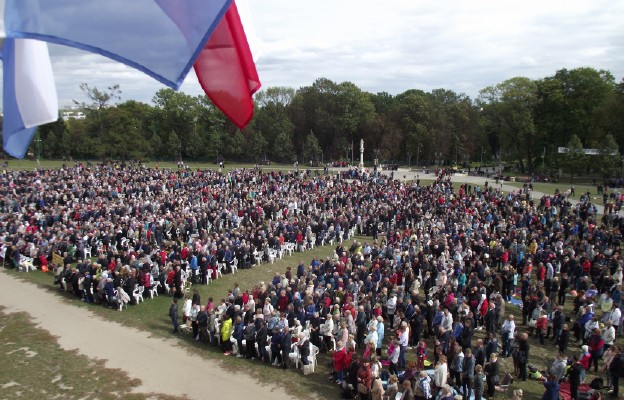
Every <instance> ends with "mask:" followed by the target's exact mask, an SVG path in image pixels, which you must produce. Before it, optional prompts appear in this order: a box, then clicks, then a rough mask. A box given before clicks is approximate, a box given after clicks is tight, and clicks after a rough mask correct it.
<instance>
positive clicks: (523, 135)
mask: <svg viewBox="0 0 624 400" xmlns="http://www.w3.org/2000/svg"><path fill="white" fill-rule="evenodd" d="M479 100H480V104H481V105H482V107H483V108H484V109H485V110H486V113H485V115H486V117H487V118H490V120H489V125H490V127H491V129H494V130H498V132H499V140H500V145H501V153H502V155H503V156H507V157H508V158H511V159H512V160H515V161H517V162H518V163H519V164H520V166H521V168H522V169H525V170H526V172H529V173H533V171H534V166H535V158H536V157H538V156H539V155H540V154H541V153H540V152H539V150H538V149H539V147H538V144H539V143H540V140H539V139H538V138H537V132H536V130H535V123H534V118H533V111H534V109H535V107H536V105H537V84H536V83H535V81H533V80H531V79H529V78H525V77H515V78H511V79H508V80H506V81H504V82H502V83H499V84H498V85H496V86H489V87H487V88H485V89H483V90H481V92H480V95H479ZM503 148H504V149H503ZM503 151H504V153H503Z"/></svg>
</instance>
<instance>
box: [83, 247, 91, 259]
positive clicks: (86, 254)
mask: <svg viewBox="0 0 624 400" xmlns="http://www.w3.org/2000/svg"><path fill="white" fill-rule="evenodd" d="M84 257H85V258H87V259H89V258H91V246H85V247H84Z"/></svg>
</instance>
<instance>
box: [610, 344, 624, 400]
mask: <svg viewBox="0 0 624 400" xmlns="http://www.w3.org/2000/svg"><path fill="white" fill-rule="evenodd" d="M611 348H612V349H613V350H612V351H614V352H616V355H615V356H613V360H612V361H611V364H610V365H609V374H610V377H611V385H612V386H613V389H611V390H610V391H609V394H610V395H611V397H613V398H615V399H617V398H618V389H619V388H618V386H619V384H620V378H624V354H623V353H621V352H620V349H619V348H618V347H617V346H613V347H611Z"/></svg>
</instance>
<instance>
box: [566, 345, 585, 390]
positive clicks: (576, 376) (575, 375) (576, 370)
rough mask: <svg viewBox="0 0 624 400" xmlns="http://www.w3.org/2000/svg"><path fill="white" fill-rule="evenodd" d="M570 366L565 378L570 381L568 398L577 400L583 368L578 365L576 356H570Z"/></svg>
mask: <svg viewBox="0 0 624 400" xmlns="http://www.w3.org/2000/svg"><path fill="white" fill-rule="evenodd" d="M572 360H573V362H572V366H570V368H569V369H568V372H567V373H566V376H567V377H568V380H569V381H570V398H571V399H572V400H577V399H578V388H579V385H580V384H581V374H582V372H583V366H582V365H581V363H579V358H578V355H576V354H575V355H573V356H572Z"/></svg>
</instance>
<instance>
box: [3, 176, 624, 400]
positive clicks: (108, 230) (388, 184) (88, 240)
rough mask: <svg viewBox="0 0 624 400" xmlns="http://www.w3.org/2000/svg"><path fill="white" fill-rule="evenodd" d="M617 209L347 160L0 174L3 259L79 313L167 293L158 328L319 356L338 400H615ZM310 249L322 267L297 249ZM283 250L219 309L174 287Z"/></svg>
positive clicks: (238, 347) (274, 352)
mask: <svg viewBox="0 0 624 400" xmlns="http://www.w3.org/2000/svg"><path fill="white" fill-rule="evenodd" d="M620 207H621V199H620V198H617V197H616V198H612V199H611V201H610V203H609V204H608V205H607V206H606V207H605V214H604V215H602V216H599V215H597V210H596V207H595V206H594V205H593V204H592V203H591V199H590V198H589V196H582V198H581V201H580V202H578V203H577V204H574V205H573V204H572V203H570V201H569V200H568V198H567V196H564V195H553V196H547V195H546V196H543V197H542V198H535V199H534V198H532V196H531V191H530V190H529V188H528V187H525V188H523V189H518V190H517V191H516V192H512V193H503V192H502V191H501V190H500V189H498V188H493V187H491V186H490V185H488V184H487V182H486V183H485V184H484V185H483V186H481V185H471V184H462V185H457V184H453V183H452V182H451V178H450V176H449V175H447V174H446V173H445V171H443V170H442V171H440V173H439V175H438V176H437V178H436V180H435V182H433V183H431V184H429V185H427V186H424V185H421V184H420V182H419V180H416V181H413V182H406V181H400V180H394V179H393V176H392V175H391V176H386V175H382V174H379V173H373V172H367V171H359V170H355V169H353V170H344V171H340V172H338V173H335V174H328V173H320V174H319V173H317V172H311V171H305V170H301V171H290V172H288V171H287V172H275V171H270V172H266V171H262V170H260V169H258V168H255V169H241V170H232V171H230V172H227V173H223V172H219V171H210V170H191V169H188V168H180V169H178V170H168V169H157V168H144V167H142V166H140V165H138V164H129V165H125V164H98V165H91V166H84V165H82V164H76V165H74V166H71V167H64V168H62V169H57V170H51V169H40V170H36V171H6V170H5V171H4V172H3V174H2V176H1V179H0V210H1V212H2V214H1V220H0V238H1V241H2V249H1V250H0V251H1V254H0V255H3V260H4V262H5V265H7V266H13V267H16V268H21V267H23V266H24V265H25V262H26V263H30V262H32V264H33V266H34V267H36V268H41V269H42V270H48V269H50V270H52V271H53V272H54V275H55V281H56V282H57V283H58V285H59V288H60V289H61V290H65V291H67V292H71V293H74V294H75V295H76V296H77V297H80V298H81V299H82V300H83V301H85V302H89V303H98V304H102V305H105V306H110V307H113V308H120V307H121V308H120V309H122V308H123V306H124V305H125V304H133V303H136V302H138V301H139V296H138V293H140V294H143V293H146V294H147V293H151V295H155V294H158V293H160V294H164V293H170V294H172V297H173V299H172V303H171V307H170V309H169V316H170V317H171V321H172V324H173V331H174V332H176V333H177V332H179V331H180V330H181V329H184V328H186V327H188V329H189V331H192V334H193V337H195V338H196V339H197V340H199V341H203V342H206V343H213V344H216V345H219V346H221V347H222V350H223V353H224V355H233V354H236V355H237V356H238V357H240V358H243V357H246V358H249V359H252V358H253V359H259V360H261V361H262V362H265V363H267V364H272V365H273V366H275V367H281V368H291V367H292V366H295V367H298V366H299V364H301V365H302V371H303V372H304V373H305V374H308V373H314V372H315V367H316V366H317V364H318V362H319V360H327V359H328V358H327V357H322V356H320V355H319V354H320V353H327V354H329V355H330V358H331V370H332V374H331V379H332V380H333V381H335V382H336V383H337V384H338V385H340V387H341V388H342V392H341V395H342V396H343V397H351V398H353V397H355V396H359V397H360V398H370V399H394V398H400V399H406V400H409V399H414V398H416V399H433V398H436V399H453V398H456V397H458V396H459V397H460V398H464V399H471V398H474V399H475V400H480V399H481V398H483V397H488V398H492V397H495V396H496V395H497V393H499V392H501V391H506V390H507V388H508V385H509V384H510V383H511V382H512V380H514V381H515V382H514V387H519V388H522V383H521V382H523V381H527V380H529V379H538V380H540V381H541V382H542V383H543V386H544V393H543V398H544V399H548V400H550V399H557V398H559V396H560V395H561V396H564V398H566V397H565V396H567V398H568V399H575V400H576V399H581V398H586V397H583V396H587V395H588V393H589V395H590V396H594V395H596V394H597V393H601V389H602V388H599V389H596V388H597V387H598V386H599V381H601V382H602V383H601V384H600V386H604V387H605V388H606V390H609V389H610V393H609V395H611V396H613V397H615V398H617V396H618V394H619V391H618V386H619V379H620V378H621V377H622V376H624V354H623V353H622V352H621V351H620V348H619V347H620V346H619V343H618V342H619V341H621V339H619V338H620V337H621V334H622V313H621V306H622V266H623V265H624V262H623V260H622V257H621V250H620V248H621V242H622V232H623V229H624V219H623V218H622V217H620ZM354 234H357V235H360V236H358V238H357V239H355V240H354V238H353V236H354ZM362 237H366V238H362ZM324 244H330V246H331V247H332V248H333V250H334V251H333V252H332V254H331V255H329V256H328V257H326V258H325V259H317V258H314V257H312V259H311V260H307V261H305V262H304V259H303V258H302V257H300V255H301V254H305V251H306V250H307V249H310V248H313V247H315V246H319V245H324ZM293 252H294V253H293ZM291 253H292V254H296V255H297V256H298V257H297V258H299V260H300V261H299V262H298V263H297V265H294V264H293V265H292V267H289V268H288V269H287V270H286V271H284V272H283V273H280V274H276V275H275V276H274V277H273V279H272V280H271V281H265V282H259V283H258V284H257V285H256V286H254V287H249V288H240V287H239V286H238V285H235V286H234V287H233V288H232V289H231V290H229V291H228V293H227V294H226V295H225V296H224V297H223V298H222V299H217V300H213V299H212V298H210V299H207V300H208V301H207V302H202V301H201V299H200V296H199V293H198V291H197V290H194V291H191V290H190V289H191V288H192V287H191V285H190V284H191V283H194V284H196V285H200V284H206V283H208V282H209V281H210V280H214V279H217V278H218V277H219V276H220V275H222V274H224V273H225V274H227V273H232V272H236V271H237V270H238V269H239V268H241V269H242V268H252V267H253V266H254V265H256V264H259V263H261V262H266V261H271V260H273V259H274V258H276V257H282V256H284V255H285V254H291ZM58 260H61V261H60V262H59V261H58ZM178 307H179V308H178ZM180 312H181V313H182V322H183V324H182V326H179V324H178V319H179V314H180ZM542 345H547V346H550V347H552V348H553V349H555V350H556V351H555V355H554V358H553V359H552V360H548V361H547V362H546V361H544V360H543V357H541V355H540V352H539V351H537V350H536V348H537V347H539V346H542ZM505 359H508V361H503V360H505ZM602 392H603V393H605V394H606V392H604V390H602ZM510 396H511V395H510ZM513 396H514V397H515V398H522V393H521V391H514V393H513Z"/></svg>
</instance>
